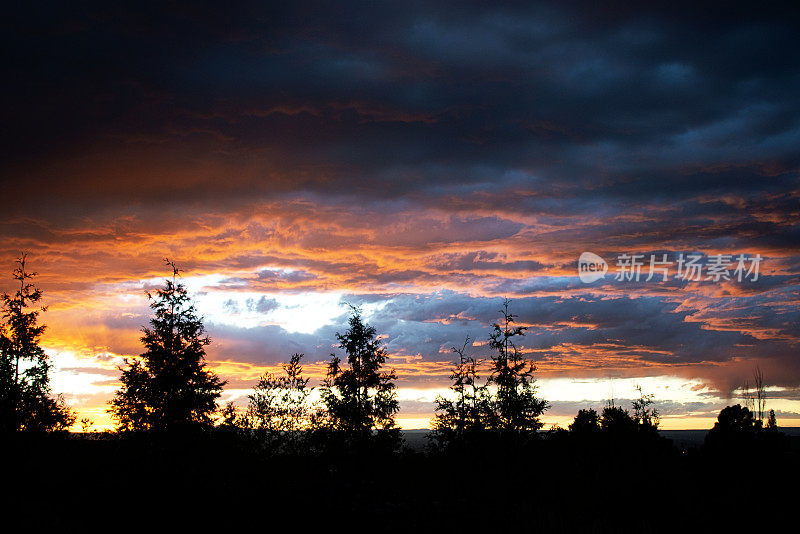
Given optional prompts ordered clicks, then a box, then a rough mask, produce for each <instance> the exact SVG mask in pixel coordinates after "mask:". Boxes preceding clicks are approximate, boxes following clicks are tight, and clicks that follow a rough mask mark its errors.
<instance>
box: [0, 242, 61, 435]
mask: <svg viewBox="0 0 800 534" xmlns="http://www.w3.org/2000/svg"><path fill="white" fill-rule="evenodd" d="M25 261H26V255H25V254H22V255H21V257H20V258H19V259H18V260H17V264H18V266H17V267H16V268H15V269H14V271H13V277H14V279H15V280H17V281H18V282H19V288H18V289H17V291H16V292H15V293H14V294H13V295H9V294H8V293H4V294H3V295H2V297H0V299H1V300H2V307H3V315H2V318H3V323H2V324H0V429H2V430H10V431H14V430H41V431H57V430H66V429H68V428H69V427H70V426H72V424H73V423H74V422H75V414H74V412H73V411H72V410H70V409H69V408H68V407H67V405H66V403H65V402H64V399H63V397H61V396H60V395H59V396H56V397H53V396H52V395H51V388H50V370H51V364H50V361H49V360H48V357H47V354H46V353H45V352H44V349H42V347H41V346H40V345H39V341H40V339H41V337H42V334H43V333H44V330H45V325H39V324H38V319H39V313H40V312H43V311H46V308H45V307H38V308H37V307H36V306H37V303H38V302H39V301H40V300H41V298H42V291H41V290H40V289H39V288H37V287H36V286H35V285H34V284H33V283H31V282H30V281H29V280H30V279H31V278H33V277H34V276H36V273H30V272H28V271H26V270H25Z"/></svg>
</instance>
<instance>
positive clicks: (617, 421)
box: [600, 402, 636, 434]
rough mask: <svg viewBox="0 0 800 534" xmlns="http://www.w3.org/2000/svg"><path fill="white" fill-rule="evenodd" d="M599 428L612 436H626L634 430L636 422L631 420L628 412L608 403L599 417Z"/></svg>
mask: <svg viewBox="0 0 800 534" xmlns="http://www.w3.org/2000/svg"><path fill="white" fill-rule="evenodd" d="M600 428H601V429H602V430H603V431H604V432H610V433H613V434H626V433H629V432H633V431H635V430H636V421H634V420H633V417H631V414H630V413H628V410H625V409H623V408H621V407H620V406H616V405H614V403H613V402H610V403H609V404H608V405H607V406H606V407H605V408H603V413H602V414H601V415H600Z"/></svg>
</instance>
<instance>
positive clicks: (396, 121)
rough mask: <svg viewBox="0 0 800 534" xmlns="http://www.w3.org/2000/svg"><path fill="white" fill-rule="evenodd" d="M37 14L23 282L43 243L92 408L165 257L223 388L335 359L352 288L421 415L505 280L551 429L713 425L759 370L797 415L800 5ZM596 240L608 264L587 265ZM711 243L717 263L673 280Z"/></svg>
mask: <svg viewBox="0 0 800 534" xmlns="http://www.w3.org/2000/svg"><path fill="white" fill-rule="evenodd" d="M20 4H21V3H19V4H17V5H14V6H10V7H7V8H5V11H4V17H3V21H2V22H0V24H1V25H2V31H0V41H2V47H1V48H0V49H1V50H2V58H3V64H4V71H5V76H4V77H5V80H6V82H5V83H4V84H2V86H0V93H1V94H2V101H0V113H2V123H3V125H4V128H2V129H0V177H1V178H0V179H1V180H2V181H1V182H0V184H1V185H0V187H1V188H2V189H0V199H2V215H0V273H2V272H6V276H4V277H2V280H0V290H4V291H12V290H13V287H14V286H13V280H11V271H12V269H13V268H14V261H15V259H16V258H17V257H18V256H19V255H20V253H21V252H27V253H28V255H29V256H28V265H29V267H30V268H31V269H32V270H35V271H37V272H38V276H37V278H36V280H37V283H38V284H39V286H40V287H41V289H42V290H43V291H44V298H43V302H44V303H45V304H46V305H47V306H48V309H47V311H46V312H45V313H43V314H42V320H43V322H44V323H45V324H47V326H48V327H47V331H46V333H45V336H44V338H43V341H42V344H43V346H44V347H45V348H46V350H47V352H48V354H49V355H50V356H51V361H52V362H53V363H54V365H55V367H56V372H55V374H54V377H53V389H54V392H56V393H63V394H64V396H65V398H66V399H67V401H68V402H69V403H70V405H71V406H72V407H73V408H74V409H75V410H77V412H78V413H79V417H89V418H91V419H92V421H93V422H94V424H95V427H96V428H102V427H104V426H107V425H110V424H111V423H112V422H111V420H110V419H109V417H108V414H107V413H106V412H105V410H106V402H107V401H108V399H109V398H110V397H111V396H112V395H113V392H114V391H115V389H116V388H117V387H118V385H119V383H118V377H119V371H118V370H117V366H118V365H120V363H121V362H122V360H123V358H124V357H126V356H131V355H137V354H140V353H141V352H143V349H142V346H141V343H140V337H141V328H142V327H143V326H145V325H147V323H148V321H149V318H150V310H149V308H148V301H147V297H146V294H145V291H146V290H147V289H152V288H154V287H157V286H158V285H160V284H161V283H163V280H164V278H165V277H166V276H168V275H169V274H170V272H171V271H170V269H169V268H168V267H167V266H166V265H165V264H164V258H169V259H171V260H173V261H175V262H176V263H177V264H178V266H179V267H180V268H181V269H182V270H183V272H182V281H183V282H184V283H185V284H186V285H187V287H188V288H189V289H190V291H191V294H192V295H193V297H194V298H195V301H196V303H197V307H198V310H199V311H200V313H201V314H202V315H203V316H204V320H205V325H206V328H207V331H208V333H209V335H210V337H211V339H212V344H211V345H210V346H209V347H208V355H207V359H208V363H209V365H210V366H211V368H213V369H214V370H215V371H216V372H217V373H218V374H219V375H220V376H221V377H222V378H224V379H226V380H227V381H228V384H227V386H226V389H225V393H224V394H223V401H229V400H232V401H234V402H237V403H239V404H242V403H244V402H246V395H247V394H248V392H249V389H250V388H252V386H253V385H254V384H255V383H256V382H257V380H258V377H259V375H260V374H262V373H263V372H265V371H268V370H275V369H277V368H279V366H280V364H281V362H284V361H286V360H288V358H289V356H290V355H291V354H293V353H295V352H300V353H303V354H304V355H305V356H304V359H303V361H304V362H305V369H306V371H307V372H308V373H310V374H311V376H312V377H313V378H314V380H315V381H316V380H318V379H319V378H320V377H321V376H322V373H324V365H325V363H326V361H327V360H328V359H329V358H330V354H331V352H336V353H338V354H340V355H341V350H340V349H337V348H336V347H335V345H336V341H335V339H336V338H335V334H336V332H343V331H344V330H345V329H346V323H347V315H348V310H349V307H348V306H349V305H356V306H360V307H361V308H362V310H363V313H364V317H365V319H366V320H367V321H368V322H369V323H370V324H372V325H373V326H375V328H376V329H377V331H378V333H379V334H380V335H381V336H382V340H383V342H384V343H385V345H386V348H387V351H388V353H389V358H388V360H387V366H389V367H392V368H394V369H396V371H397V374H398V381H397V384H398V388H399V397H400V400H401V403H400V404H401V411H400V413H399V415H398V422H399V423H400V424H401V426H404V427H405V428H425V427H426V426H427V424H428V423H427V421H428V419H429V418H430V417H431V416H432V413H433V399H434V398H435V397H436V395H438V394H442V393H446V390H447V387H448V385H449V379H448V375H449V373H450V367H451V365H452V362H453V360H454V354H453V352H452V350H451V348H452V347H454V346H456V347H461V346H462V345H463V344H464V342H465V339H466V338H467V336H469V339H470V343H469V344H468V350H469V352H470V354H473V355H474V356H475V357H476V358H480V359H483V360H486V359H488V358H489V357H490V356H491V353H490V351H489V347H488V346H487V344H486V339H487V337H488V334H489V331H490V325H491V323H492V322H494V321H496V320H498V318H499V316H500V314H499V310H500V308H501V305H502V302H503V299H504V298H508V299H510V301H511V302H510V310H511V312H512V313H514V314H515V315H517V316H518V318H517V321H518V322H519V324H520V325H523V326H526V327H527V331H526V336H525V337H524V338H523V340H522V343H521V347H520V348H521V350H522V351H523V353H524V354H525V355H526V357H527V358H530V359H532V360H533V361H534V362H535V363H536V366H537V372H536V377H537V384H538V387H539V389H538V392H539V394H540V395H541V396H543V397H544V398H546V399H547V400H548V401H549V402H550V403H551V407H550V409H549V410H548V411H547V412H546V414H545V417H544V420H545V421H546V422H547V424H548V426H549V425H551V424H560V425H561V426H566V425H567V424H568V423H569V421H570V420H571V419H572V417H574V414H575V413H576V412H577V410H578V409H580V408H587V407H595V408H598V407H602V406H603V405H604V404H605V403H606V402H607V400H608V399H610V398H614V399H615V402H617V403H618V404H621V405H623V406H629V405H630V399H632V398H634V396H635V390H634V387H635V386H636V385H640V386H641V387H642V389H643V391H644V392H646V393H652V394H654V395H655V398H656V401H657V407H658V408H659V410H660V412H661V414H662V427H664V428H709V427H710V426H712V425H713V421H714V419H715V418H716V414H717V413H718V412H719V410H720V409H721V408H722V407H724V406H726V405H728V404H732V403H737V402H742V401H741V399H740V398H739V397H740V396H741V388H742V387H743V385H744V384H745V382H748V381H749V382H750V383H752V376H753V371H754V369H756V367H758V368H760V369H761V370H762V372H763V374H764V377H765V381H766V385H767V395H768V401H767V408H768V409H770V408H771V409H774V410H775V412H776V415H777V418H778V424H779V425H781V424H783V425H786V426H790V425H794V426H800V359H798V355H799V351H798V349H799V348H800V311H798V302H799V301H800V173H799V172H798V171H799V170H800V143H799V142H798V141H800V42H799V41H800V39H799V38H798V35H799V34H798V23H800V16H799V15H798V12H797V11H796V10H793V9H792V8H791V7H787V5H783V4H780V3H775V4H770V5H769V6H763V5H759V4H757V3H748V4H747V5H744V6H737V5H735V4H726V5H724V6H719V5H716V6H711V5H707V4H706V3H704V2H663V3H662V2H647V3H646V5H634V3H630V4H629V3H626V2H615V1H609V2H602V3H590V2H585V3H583V2H575V3H569V5H568V6H567V5H564V4H565V3H562V2H537V3H530V2H519V3H515V2H510V3H502V5H500V4H494V3H492V5H485V4H484V3H477V2H474V3H473V2H463V1H460V2H438V3H436V4H433V3H423V2H397V3H372V2H363V3H362V2H341V3H336V4H335V5H334V6H328V7H323V6H321V5H318V4H302V3H294V2H282V3H276V4H275V5H270V4H269V3H264V2H254V3H247V2H244V3H235V5H233V4H234V3H232V4H231V5H225V6H224V7H220V6H219V5H217V6H214V5H212V4H210V3H209V4H206V3H202V2H199V3H198V2H191V3H189V2H167V3H164V2H138V3H136V4H135V8H134V7H132V8H124V7H120V6H115V5H109V4H112V3H107V2H97V3H93V2H87V3H81V5H80V6H76V5H65V4H63V3H56V2H40V3H35V5H25V6H21V5H20ZM26 4H27V3H26ZM635 4H642V3H635ZM584 252H590V253H592V254H594V255H596V256H598V257H599V258H602V259H603V260H604V261H605V262H606V264H607V273H606V274H605V276H604V277H603V278H600V279H599V280H595V281H592V282H584V281H582V280H581V277H580V276H579V271H578V258H579V257H580V256H581V254H583V253H584ZM664 254H666V255H667V256H666V258H665V257H664V256H663V255H664ZM720 255H722V257H721V258H720V257H719V256H720ZM630 256H634V257H635V258H638V259H637V261H639V262H641V263H642V267H640V269H641V277H639V279H638V280H637V277H636V276H634V274H635V273H632V272H631V271H629V270H627V268H626V261H630V260H626V259H625V258H626V257H630ZM690 256H694V257H696V264H699V265H701V268H704V269H705V270H703V271H701V274H700V276H699V278H700V279H699V280H695V279H694V278H697V277H694V276H688V277H687V279H683V278H679V277H678V276H677V269H678V267H679V259H681V258H683V259H684V260H688V259H689V257H690ZM740 256H741V258H742V261H743V262H744V263H743V265H744V266H745V268H746V269H745V270H744V271H741V270H740V271H738V272H737V271H736V267H737V258H738V257H740ZM715 257H717V260H715V259H714V258H715ZM651 258H654V261H660V260H666V261H667V262H668V263H667V264H666V266H667V269H668V273H667V274H668V276H667V280H664V277H663V276H662V271H659V270H656V271H654V276H652V277H650V276H649V274H650V261H651ZM753 258H759V259H760V261H756V260H754V259H753ZM727 260H730V262H732V264H731V265H730V266H729V268H727V267H725V265H727ZM715 261H716V262H717V263H720V264H721V265H723V267H725V268H723V269H721V271H723V272H722V274H720V275H719V276H715V275H713V271H709V268H710V267H712V266H713V264H714V262H715ZM628 265H630V264H629V263H628ZM653 265H654V266H658V265H659V264H658V263H654V264H653ZM754 265H757V266H758V270H757V272H756V270H755V269H754ZM680 266H681V267H682V266H683V264H680ZM748 271H749V272H748ZM709 273H712V274H709ZM726 277H727V278H729V279H726ZM647 278H650V279H649V280H646V279H647ZM707 278H708V279H707ZM739 278H741V280H740V279H739Z"/></svg>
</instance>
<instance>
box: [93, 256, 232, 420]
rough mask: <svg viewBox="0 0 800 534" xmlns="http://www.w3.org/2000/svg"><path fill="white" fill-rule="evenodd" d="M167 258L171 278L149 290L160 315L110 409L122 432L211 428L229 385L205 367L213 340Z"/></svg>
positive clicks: (130, 363)
mask: <svg viewBox="0 0 800 534" xmlns="http://www.w3.org/2000/svg"><path fill="white" fill-rule="evenodd" d="M165 261H166V263H167V265H169V266H170V267H171V268H172V279H171V280H169V279H167V280H165V285H164V288H163V289H158V290H157V291H156V294H155V295H152V294H150V293H148V298H149V299H150V307H151V308H152V309H153V310H154V312H155V316H154V317H153V318H152V319H151V320H150V328H147V327H145V328H144V329H143V332H144V336H142V343H143V344H144V346H145V349H146V350H145V352H144V353H143V354H142V355H141V356H140V357H139V358H138V359H135V360H126V362H125V363H126V365H127V368H125V369H122V368H121V369H120V370H121V371H122V376H121V377H120V381H121V382H122V387H121V388H120V389H119V390H118V391H117V393H116V395H115V397H114V399H113V400H111V401H110V405H111V406H110V408H109V412H110V413H111V414H112V415H113V417H114V418H115V419H116V420H117V422H118V427H119V429H120V430H132V431H143V430H154V431H165V430H174V429H178V428H186V427H201V428H207V427H210V426H211V424H212V421H213V420H212V416H213V414H214V413H215V412H216V410H217V399H218V398H219V396H220V392H221V390H222V386H223V385H224V384H225V383H224V382H222V381H221V380H220V379H219V378H217V376H216V375H215V374H214V373H213V372H212V371H209V370H208V369H207V368H206V364H205V347H206V345H208V344H209V343H210V340H209V338H208V336H206V335H205V328H204V326H203V322H202V320H201V318H199V317H198V316H197V313H196V310H195V308H194V305H193V304H192V303H191V300H190V298H189V296H188V294H187V291H186V287H185V286H184V285H183V284H178V283H177V277H178V276H179V270H178V268H177V267H176V266H175V264H174V263H173V262H171V261H169V260H165Z"/></svg>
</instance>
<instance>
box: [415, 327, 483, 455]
mask: <svg viewBox="0 0 800 534" xmlns="http://www.w3.org/2000/svg"><path fill="white" fill-rule="evenodd" d="M469 344H470V339H469V337H467V339H466V340H465V341H464V345H463V346H462V347H461V348H457V347H453V348H452V351H453V352H454V353H456V354H457V355H458V360H456V362H455V366H454V368H453V372H452V373H451V374H450V379H451V380H452V381H453V383H452V385H451V386H450V389H451V390H452V391H453V393H454V398H447V397H443V396H441V395H440V396H438V397H436V408H435V411H436V417H435V418H434V420H433V424H432V426H433V432H432V433H431V436H430V437H431V439H433V440H434V441H435V442H436V443H437V444H438V445H439V446H446V445H448V444H451V443H454V442H460V441H463V440H464V438H465V437H466V436H467V435H475V434H477V433H478V432H481V431H482V430H484V429H485V427H486V425H485V423H484V418H485V417H486V415H487V413H488V412H489V394H488V390H487V387H486V386H485V385H478V379H479V376H478V372H477V365H478V362H477V361H476V360H475V358H473V357H472V356H467V355H466V350H467V346H468V345H469Z"/></svg>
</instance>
